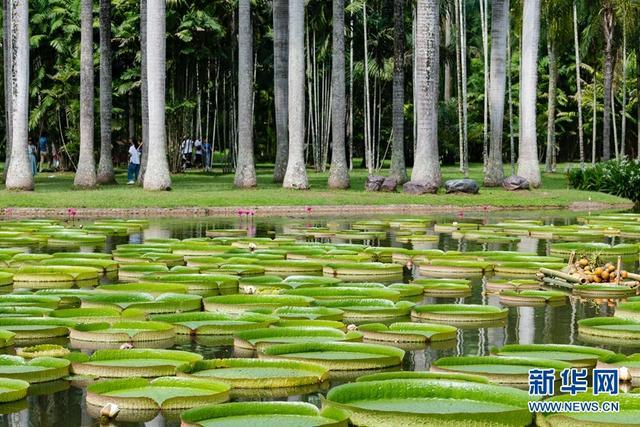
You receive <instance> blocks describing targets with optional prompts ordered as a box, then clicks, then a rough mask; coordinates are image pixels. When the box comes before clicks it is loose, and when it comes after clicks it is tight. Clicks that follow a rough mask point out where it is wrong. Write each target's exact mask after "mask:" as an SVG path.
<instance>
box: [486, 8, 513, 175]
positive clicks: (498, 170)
mask: <svg viewBox="0 0 640 427" xmlns="http://www.w3.org/2000/svg"><path fill="white" fill-rule="evenodd" d="M508 33H509V0H493V4H492V8H491V71H490V73H491V75H490V78H489V81H490V82H491V85H490V86H489V106H490V109H489V113H490V123H491V127H490V131H491V135H490V136H491V140H490V146H489V158H488V160H487V170H486V173H485V177H484V185H486V186H488V187H496V186H499V185H501V184H502V180H503V179H504V168H503V165H502V136H503V127H504V99H505V82H506V59H507V34H508Z"/></svg>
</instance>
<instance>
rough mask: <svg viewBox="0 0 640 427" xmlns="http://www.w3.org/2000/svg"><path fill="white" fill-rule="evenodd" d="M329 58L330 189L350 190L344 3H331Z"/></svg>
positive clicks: (335, 0)
mask: <svg viewBox="0 0 640 427" xmlns="http://www.w3.org/2000/svg"><path fill="white" fill-rule="evenodd" d="M332 24H333V35H332V37H333V39H332V56H331V137H332V150H331V169H330V170H329V181H328V185H329V188H349V165H348V164H347V156H346V152H345V130H346V123H345V114H346V106H345V103H346V101H345V98H346V93H345V92H346V91H345V72H344V0H333V20H332Z"/></svg>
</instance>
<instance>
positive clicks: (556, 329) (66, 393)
mask: <svg viewBox="0 0 640 427" xmlns="http://www.w3.org/2000/svg"><path fill="white" fill-rule="evenodd" d="M506 218H522V219H536V220H540V219H542V220H544V221H545V223H547V224H555V225H568V224H573V223H575V222H576V218H575V216H572V215H571V214H567V213H548V212H527V213H508V212H505V213H500V214H495V213H490V214H478V215H476V216H473V215H471V216H464V218H463V217H462V216H461V214H457V215H449V216H447V215H443V216H438V217H434V218H433V219H434V220H435V221H437V222H451V221H456V220H457V221H474V222H480V223H485V224H488V223H496V222H499V221H501V220H504V219H506ZM358 219H362V218H346V219H345V218H316V217H305V218H249V217H238V218H219V219H215V218H202V219H201V218H194V219H190V220H184V219H163V220H153V221H152V222H151V224H150V226H149V227H148V228H147V229H145V230H144V231H143V232H142V233H139V234H133V235H130V236H128V237H122V238H109V239H108V240H107V243H106V244H105V246H104V247H102V248H97V250H101V251H105V252H110V251H111V250H112V249H114V248H115V246H116V245H118V244H122V243H142V242H144V241H145V239H151V238H178V239H184V238H190V237H203V236H204V235H205V232H206V230H207V229H210V228H214V227H215V228H229V227H232V228H246V229H247V234H248V235H249V236H257V237H267V236H270V237H272V236H273V235H274V234H275V235H280V234H282V233H285V232H286V230H287V228H288V227H289V226H291V225H292V224H295V225H305V226H324V225H326V224H327V222H331V223H338V224H340V226H341V227H343V228H345V229H346V228H349V225H350V223H352V222H354V221H357V220H358ZM366 219H372V218H366ZM381 219H382V218H381ZM439 236H440V237H439V241H438V242H437V243H427V244H420V246H416V247H415V248H416V249H435V248H438V249H442V250H461V251H472V250H473V251H475V250H512V251H519V252H536V253H538V254H540V255H548V248H549V244H550V242H549V241H546V240H541V239H533V238H530V237H521V240H520V242H518V243H505V244H501V243H497V244H493V243H492V244H480V243H475V242H468V241H460V240H456V239H453V238H452V237H451V235H450V234H440V235H439ZM603 242H608V243H610V242H611V241H610V238H604V239H603ZM617 242H618V241H616V243H617ZM354 243H361V242H354ZM365 243H367V244H370V245H379V246H398V247H407V248H412V246H411V245H408V244H400V243H398V242H396V241H395V239H394V236H393V235H387V237H386V238H384V239H380V240H376V241H372V242H365ZM84 249H85V250H87V249H88V248H84ZM76 250H77V249H76ZM636 267H637V266H630V265H627V268H628V269H629V270H632V271H636V270H637V268H636ZM412 277H413V278H416V277H419V273H417V272H416V271H415V270H414V271H411V272H407V274H406V275H405V279H404V280H405V282H408V281H409V280H411V278H412ZM486 279H487V277H485V278H476V279H472V282H473V293H472V295H471V296H469V297H466V298H459V299H446V298H438V299H435V298H430V297H424V298H423V299H422V300H421V301H415V302H417V303H421V304H430V303H466V304H489V305H494V306H500V304H499V302H498V297H497V296H492V295H485V294H484V293H483V283H484V281H486ZM612 313H613V307H612V306H610V304H608V303H607V302H602V303H599V304H598V303H594V302H593V301H586V300H585V301H581V300H579V299H576V298H571V299H570V302H569V303H567V304H566V305H564V306H560V307H551V306H546V307H538V308H533V307H511V308H510V309H509V317H508V321H507V323H506V325H505V326H501V327H494V328H483V329H477V328H476V329H461V330H460V331H459V332H458V336H457V339H456V340H455V342H453V343H451V344H447V345H446V346H445V347H444V348H433V347H431V346H428V347H426V348H421V349H413V350H409V351H407V353H406V356H405V360H404V363H403V369H404V370H416V371H424V370H428V369H429V367H430V364H431V362H432V361H434V360H436V359H438V358H440V357H443V356H454V355H487V354H489V352H490V349H491V348H492V347H500V346H502V345H505V344H512V343H519V344H531V343H556V344H588V343H583V342H581V341H580V339H579V338H578V335H577V321H578V320H580V319H583V318H588V317H596V316H609V315H611V314H612ZM403 320H404V321H408V320H410V319H408V318H407V319H394V321H403ZM56 343H59V342H56ZM601 347H604V348H608V349H610V350H613V351H617V352H621V353H625V354H630V353H634V352H639V351H640V348H633V347H623V346H622V347H618V346H614V347H611V346H609V347H606V346H601ZM173 348H175V349H179V350H186V351H192V352H196V353H200V354H202V355H204V357H205V359H208V358H216V357H234V356H237V355H236V354H234V350H233V347H232V346H219V345H208V344H207V343H206V342H202V341H188V342H185V341H182V342H179V344H176V346H175V347H173ZM336 384H337V383H333V385H336ZM36 393H37V394H38V395H30V396H29V397H28V399H27V406H26V407H23V408H20V407H6V408H3V407H2V405H0V414H3V415H0V426H12V427H27V426H33V427H67V426H68V427H75V426H83V427H85V426H94V425H98V422H97V420H96V419H94V418H92V416H91V415H90V414H89V413H88V412H87V410H86V407H85V405H84V391H83V389H82V388H78V387H75V386H71V385H69V384H68V382H66V381H60V382H58V383H56V384H50V385H47V387H44V388H43V389H42V390H36ZM321 393H326V391H324V392H322V391H321V392H317V393H312V394H308V395H298V396H290V397H288V398H282V399H276V400H295V401H307V402H311V403H315V404H319V402H320V394H321ZM270 400H274V399H270ZM116 425H118V426H143V425H144V426H149V427H151V426H153V427H163V426H178V425H179V421H178V420H175V419H166V418H165V417H163V416H162V415H159V416H158V417H156V418H155V419H153V420H152V421H148V422H145V423H117V424H116Z"/></svg>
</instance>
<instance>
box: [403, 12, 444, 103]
mask: <svg viewBox="0 0 640 427" xmlns="http://www.w3.org/2000/svg"><path fill="white" fill-rule="evenodd" d="M394 4H395V3H394ZM396 7H397V6H396ZM393 16H394V18H393V19H394V22H396V21H395V19H396V17H395V11H394V15H393ZM402 31H403V33H402V37H403V39H402V41H403V42H404V18H403V22H402ZM394 37H397V35H395V33H394ZM394 40H395V39H394ZM444 46H445V48H446V49H447V52H449V49H451V9H450V8H449V7H447V10H446V12H445V17H444ZM403 47H404V46H403ZM394 55H395V54H394ZM394 58H395V56H394ZM403 60H404V58H403ZM442 92H443V98H444V102H449V101H450V100H451V62H450V61H445V63H444V89H443V90H442Z"/></svg>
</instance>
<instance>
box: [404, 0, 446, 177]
mask: <svg viewBox="0 0 640 427" xmlns="http://www.w3.org/2000/svg"><path fill="white" fill-rule="evenodd" d="M416 14H417V18H416V42H415V47H414V49H415V53H414V56H415V60H416V75H415V85H416V88H417V99H416V104H417V105H416V107H417V115H416V120H417V141H416V151H415V160H414V164H413V171H412V173H411V180H412V181H422V182H424V183H426V184H428V185H432V186H436V187H437V186H439V185H440V182H441V176H440V158H439V155H438V82H439V74H440V55H439V49H440V24H439V18H438V0H418V2H417V5H416Z"/></svg>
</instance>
